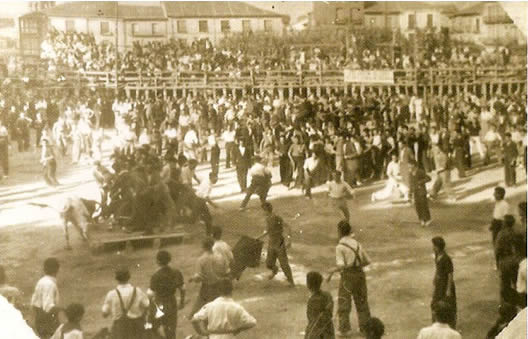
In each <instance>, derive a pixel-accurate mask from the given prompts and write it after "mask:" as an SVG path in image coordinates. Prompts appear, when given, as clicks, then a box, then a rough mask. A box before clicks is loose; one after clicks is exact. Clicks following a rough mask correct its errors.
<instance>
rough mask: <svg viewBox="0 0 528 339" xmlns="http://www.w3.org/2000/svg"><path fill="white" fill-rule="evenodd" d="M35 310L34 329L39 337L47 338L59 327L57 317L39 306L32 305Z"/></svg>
mask: <svg viewBox="0 0 528 339" xmlns="http://www.w3.org/2000/svg"><path fill="white" fill-rule="evenodd" d="M33 310H34V311H35V331H36V332H37V334H38V335H39V336H40V337H41V338H44V339H45V338H49V337H51V336H52V335H53V333H55V330H56V329H57V327H59V319H58V317H57V315H56V314H55V313H53V312H45V311H44V310H43V309H41V308H39V307H33Z"/></svg>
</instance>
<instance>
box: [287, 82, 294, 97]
mask: <svg viewBox="0 0 528 339" xmlns="http://www.w3.org/2000/svg"><path fill="white" fill-rule="evenodd" d="M288 98H289V99H291V98H293V87H292V86H291V85H290V87H288Z"/></svg>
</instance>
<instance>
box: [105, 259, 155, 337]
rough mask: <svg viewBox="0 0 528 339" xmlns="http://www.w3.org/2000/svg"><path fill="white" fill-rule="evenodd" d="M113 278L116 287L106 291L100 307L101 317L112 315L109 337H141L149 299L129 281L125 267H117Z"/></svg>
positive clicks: (128, 274)
mask: <svg viewBox="0 0 528 339" xmlns="http://www.w3.org/2000/svg"><path fill="white" fill-rule="evenodd" d="M115 279H116V280H117V287H116V288H115V289H113V290H111V291H110V292H108V294H107V295H106V297H105V300H104V303H103V307H102V312H103V317H105V318H106V317H108V316H111V317H112V330H111V333H112V336H111V338H112V339H143V334H144V332H145V318H144V315H145V313H146V311H147V309H148V307H149V305H150V302H149V299H148V297H147V295H146V294H145V293H143V291H142V290H141V289H140V288H139V287H135V286H132V285H131V284H130V283H129V280H130V272H129V271H128V269H127V268H118V269H117V270H116V272H115Z"/></svg>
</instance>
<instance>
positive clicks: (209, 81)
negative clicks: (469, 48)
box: [39, 67, 527, 89]
mask: <svg viewBox="0 0 528 339" xmlns="http://www.w3.org/2000/svg"><path fill="white" fill-rule="evenodd" d="M393 72H394V84H393V86H442V85H468V84H479V83H494V84H501V83H512V82H514V83H525V82H526V76H527V69H526V67H513V68H498V67H490V68H445V69H441V68H437V69H433V68H429V69H418V70H416V69H397V70H393ZM39 73H40V74H41V75H42V76H43V77H47V78H49V79H56V78H58V77H59V76H62V77H63V78H65V79H66V80H67V81H72V82H76V83H78V84H79V85H94V86H101V87H107V88H113V87H114V88H115V86H116V78H115V73H114V72H73V71H65V72H58V73H55V74H44V73H42V72H39ZM117 84H118V86H119V87H129V88H143V87H144V88H167V89H170V88H191V89H192V88H211V89H214V88H219V89H221V88H247V87H254V88H271V87H275V88H292V87H293V88H298V87H319V86H321V87H325V86H327V87H328V86H330V87H340V86H344V85H346V84H347V83H345V81H344V74H343V70H315V71H308V70H304V71H296V70H291V71H259V72H252V71H244V72H239V73H235V72H161V73H158V74H147V73H137V72H120V73H119V76H118V82H117ZM356 85H361V83H358V84H356ZM370 85H372V83H370ZM374 85H375V84H374Z"/></svg>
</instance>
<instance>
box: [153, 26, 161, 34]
mask: <svg viewBox="0 0 528 339" xmlns="http://www.w3.org/2000/svg"><path fill="white" fill-rule="evenodd" d="M160 34H161V28H160V25H159V24H152V35H160Z"/></svg>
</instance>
